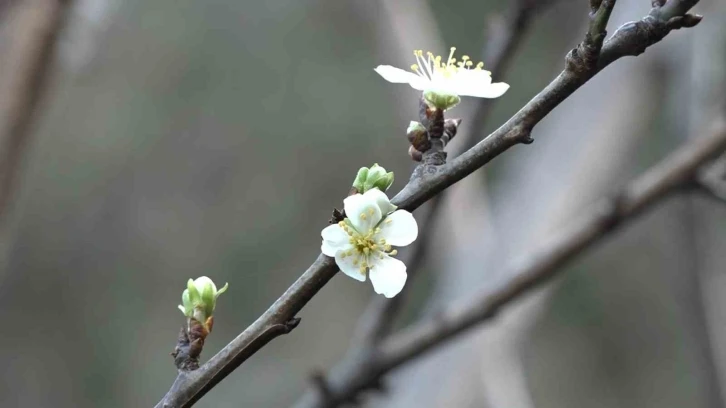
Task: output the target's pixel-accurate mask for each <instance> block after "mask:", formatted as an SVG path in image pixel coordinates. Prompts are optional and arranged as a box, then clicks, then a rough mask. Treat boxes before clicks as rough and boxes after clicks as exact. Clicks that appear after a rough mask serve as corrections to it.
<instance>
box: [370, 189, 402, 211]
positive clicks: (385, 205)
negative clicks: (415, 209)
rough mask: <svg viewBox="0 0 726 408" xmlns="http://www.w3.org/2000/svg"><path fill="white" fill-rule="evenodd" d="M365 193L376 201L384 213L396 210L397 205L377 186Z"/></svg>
mask: <svg viewBox="0 0 726 408" xmlns="http://www.w3.org/2000/svg"><path fill="white" fill-rule="evenodd" d="M363 195H364V196H366V197H368V199H370V200H373V201H375V202H376V204H377V205H378V208H380V209H381V214H382V215H386V214H390V213H391V212H392V211H395V210H396V206H395V205H393V204H391V201H390V200H389V199H388V196H387V195H386V193H384V192H383V191H381V190H379V189H377V188H373V189H370V190H368V191H366V192H365V194H363Z"/></svg>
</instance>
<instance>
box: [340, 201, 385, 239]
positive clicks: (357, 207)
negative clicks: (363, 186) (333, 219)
mask: <svg viewBox="0 0 726 408" xmlns="http://www.w3.org/2000/svg"><path fill="white" fill-rule="evenodd" d="M343 208H345V215H346V216H347V217H348V219H349V220H350V222H351V224H353V227H355V229H356V230H357V231H358V233H360V234H361V235H366V234H367V233H368V232H369V231H370V230H371V229H373V227H375V226H376V225H377V224H378V222H379V221H381V218H382V217H383V215H382V214H381V209H380V208H379V207H378V203H376V201H375V200H373V199H371V196H370V195H368V196H366V195H363V194H354V195H352V196H350V197H347V198H346V199H345V200H343Z"/></svg>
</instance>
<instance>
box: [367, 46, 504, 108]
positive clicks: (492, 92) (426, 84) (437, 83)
mask: <svg viewBox="0 0 726 408" xmlns="http://www.w3.org/2000/svg"><path fill="white" fill-rule="evenodd" d="M454 51H456V48H454V47H451V51H450V52H449V58H448V59H447V60H446V62H445V63H444V62H443V61H442V59H441V56H440V55H438V56H434V54H433V53H431V52H427V53H426V56H425V57H424V53H423V51H422V50H416V51H414V52H413V54H414V56H415V57H416V64H413V65H411V71H406V70H403V69H400V68H396V67H392V66H390V65H379V66H378V67H376V68H375V71H376V72H377V73H378V74H379V75H381V76H382V77H383V79H385V80H386V81H388V82H392V83H395V84H409V85H411V87H412V88H414V89H417V90H419V91H423V92H424V98H425V99H426V101H427V102H429V103H430V104H431V105H432V106H434V107H436V108H438V109H441V110H447V109H451V108H453V107H454V106H456V105H457V104H458V103H459V102H460V100H461V99H460V98H459V97H460V96H472V97H476V98H498V97H500V96H502V95H503V94H504V93H505V92H506V91H507V89H509V85H507V84H505V83H504V82H497V83H492V74H491V72H489V71H486V70H484V69H482V68H483V67H484V63H482V62H479V63H478V64H476V65H474V62H473V61H471V59H470V58H469V56H468V55H464V56H463V57H461V61H457V60H456V58H454Z"/></svg>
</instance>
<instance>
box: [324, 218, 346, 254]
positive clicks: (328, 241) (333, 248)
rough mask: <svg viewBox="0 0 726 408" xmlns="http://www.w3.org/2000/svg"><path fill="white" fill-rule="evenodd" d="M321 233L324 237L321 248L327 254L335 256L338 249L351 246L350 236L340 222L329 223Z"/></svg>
mask: <svg viewBox="0 0 726 408" xmlns="http://www.w3.org/2000/svg"><path fill="white" fill-rule="evenodd" d="M320 235H322V237H323V244H322V246H321V247H320V250H321V251H322V252H323V253H324V254H325V255H327V256H335V253H336V252H338V250H341V249H348V247H350V242H349V239H350V237H349V236H348V234H347V233H346V232H345V231H343V228H341V227H340V225H338V224H333V225H328V226H327V227H325V228H324V229H323V231H322V232H321V233H320Z"/></svg>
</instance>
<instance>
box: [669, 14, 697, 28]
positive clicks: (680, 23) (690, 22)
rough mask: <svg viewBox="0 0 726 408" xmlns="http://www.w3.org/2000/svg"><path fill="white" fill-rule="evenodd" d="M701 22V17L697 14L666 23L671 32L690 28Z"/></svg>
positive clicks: (679, 17) (678, 17)
mask: <svg viewBox="0 0 726 408" xmlns="http://www.w3.org/2000/svg"><path fill="white" fill-rule="evenodd" d="M701 20H703V16H701V15H698V14H686V15H684V16H677V17H673V18H671V19H669V20H668V22H667V23H666V24H667V26H668V28H669V29H671V30H678V29H681V28H691V27H695V26H696V25H698V23H700V22H701Z"/></svg>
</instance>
